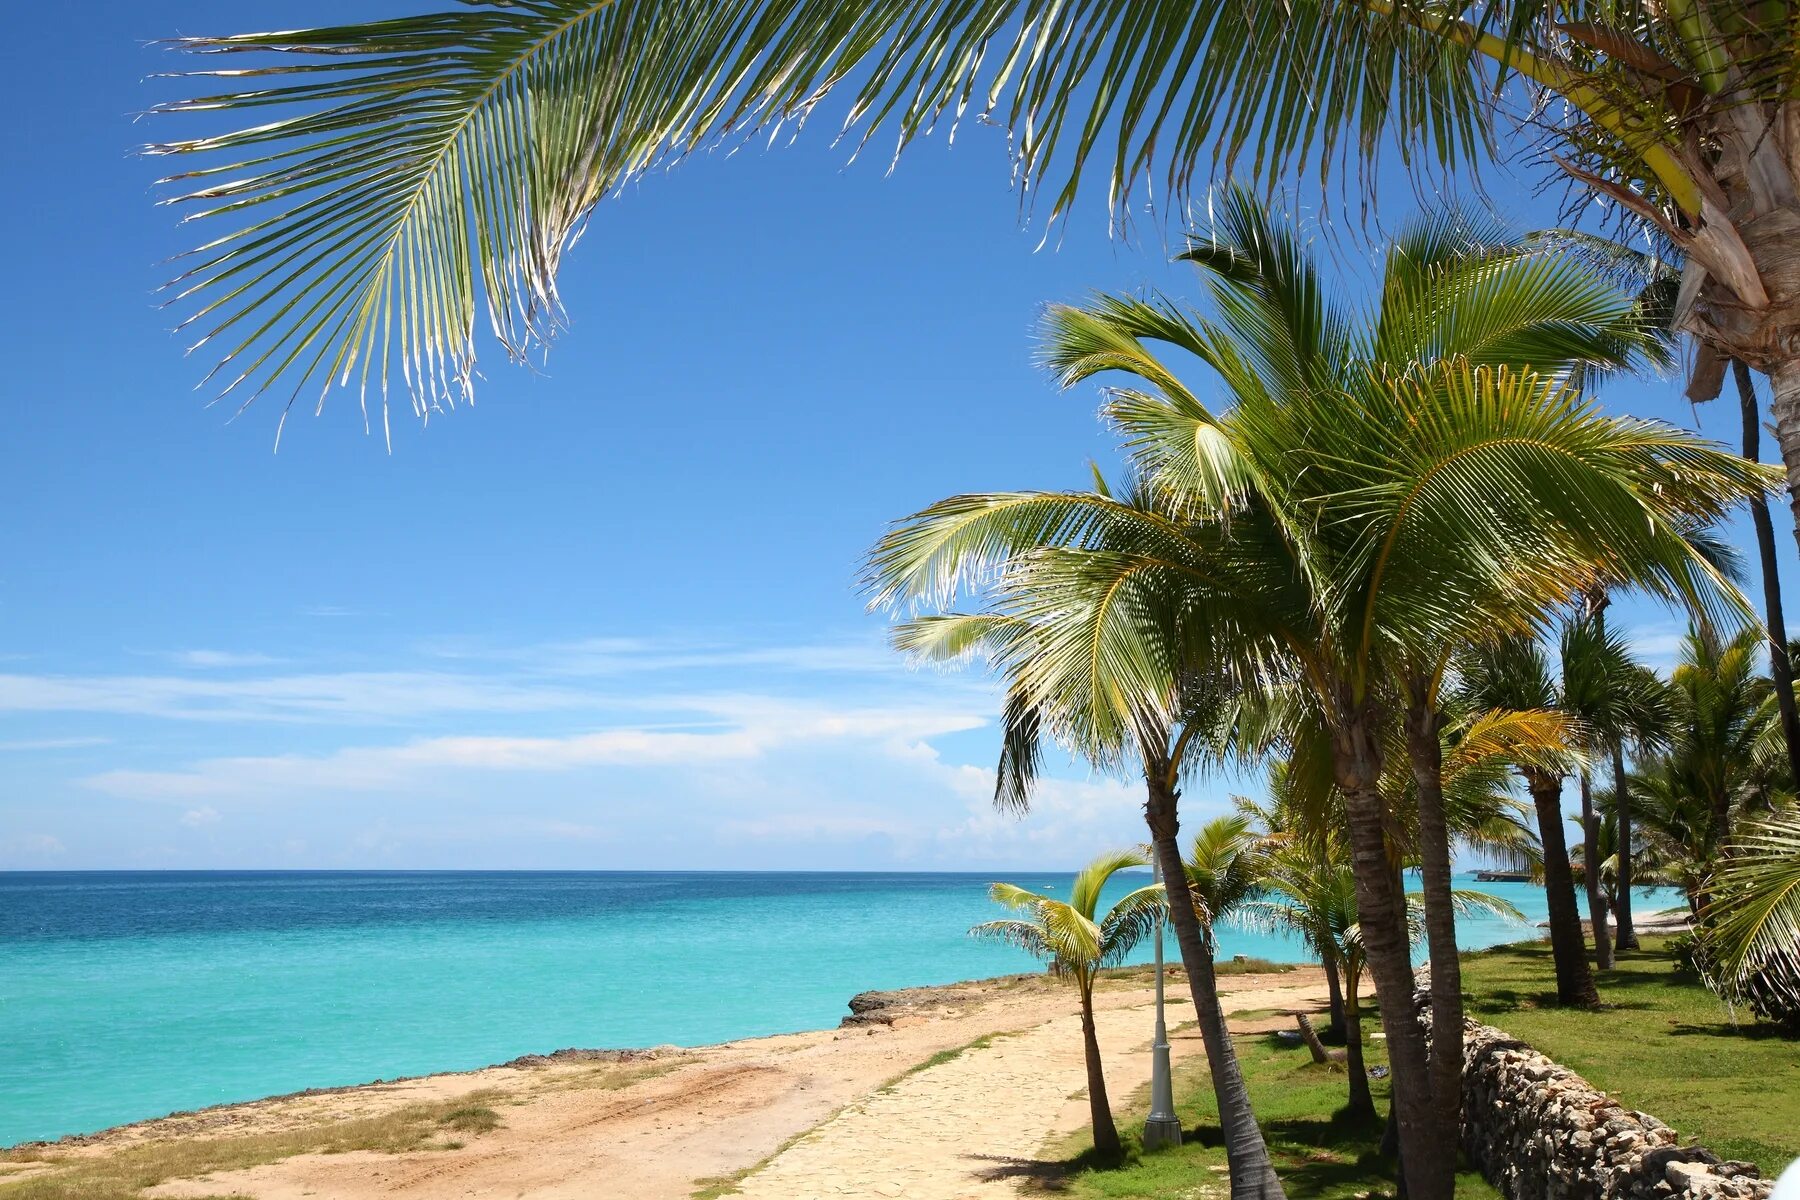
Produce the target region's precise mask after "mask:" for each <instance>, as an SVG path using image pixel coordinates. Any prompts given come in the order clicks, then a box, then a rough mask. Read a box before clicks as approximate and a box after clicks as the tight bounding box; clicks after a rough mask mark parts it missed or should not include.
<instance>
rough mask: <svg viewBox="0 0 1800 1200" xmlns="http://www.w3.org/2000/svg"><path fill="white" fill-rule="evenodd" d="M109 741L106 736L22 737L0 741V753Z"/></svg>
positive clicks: (77, 746) (73, 748) (99, 743)
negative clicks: (17, 739) (16, 739)
mask: <svg viewBox="0 0 1800 1200" xmlns="http://www.w3.org/2000/svg"><path fill="white" fill-rule="evenodd" d="M111 743H112V739H111V738H106V737H57V738H24V739H21V740H19V741H12V742H0V753H5V752H8V751H18V752H24V751H28V750H79V749H82V748H83V747H86V746H106V745H110V744H111Z"/></svg>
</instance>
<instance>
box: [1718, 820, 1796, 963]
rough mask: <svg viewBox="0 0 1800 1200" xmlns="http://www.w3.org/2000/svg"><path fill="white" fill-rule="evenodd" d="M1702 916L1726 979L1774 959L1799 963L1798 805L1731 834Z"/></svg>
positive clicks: (1746, 825) (1749, 824) (1749, 823)
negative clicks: (1780, 958) (1728, 845)
mask: <svg viewBox="0 0 1800 1200" xmlns="http://www.w3.org/2000/svg"><path fill="white" fill-rule="evenodd" d="M1701 919H1702V921H1703V923H1704V924H1705V926H1706V929H1707V934H1708V937H1709V940H1710V941H1711V943H1712V944H1713V946H1714V947H1715V949H1716V952H1717V953H1718V956H1719V959H1720V965H1721V966H1722V968H1723V969H1724V971H1725V973H1726V975H1727V977H1729V978H1737V977H1740V976H1742V975H1743V974H1745V973H1746V972H1748V971H1749V970H1752V969H1754V968H1755V966H1756V965H1757V964H1758V963H1761V962H1766V961H1768V960H1770V959H1773V958H1776V957H1786V958H1788V959H1789V960H1791V961H1796V962H1800V809H1795V808H1792V807H1790V808H1788V809H1787V810H1786V811H1784V812H1782V813H1780V814H1777V815H1776V816H1773V817H1770V818H1767V819H1765V820H1761V821H1755V822H1748V823H1746V824H1745V826H1744V827H1743V828H1742V829H1741V830H1740V831H1739V832H1738V833H1737V834H1736V835H1735V836H1734V838H1733V839H1732V843H1731V845H1730V847H1729V848H1728V850H1727V852H1726V856H1725V859H1724V861H1723V863H1722V864H1721V865H1720V867H1719V869H1718V871H1717V872H1716V874H1715V875H1714V876H1713V879H1712V883H1711V885H1710V887H1709V890H1708V898H1707V901H1706V903H1705V905H1704V906H1703V908H1702V909H1701Z"/></svg>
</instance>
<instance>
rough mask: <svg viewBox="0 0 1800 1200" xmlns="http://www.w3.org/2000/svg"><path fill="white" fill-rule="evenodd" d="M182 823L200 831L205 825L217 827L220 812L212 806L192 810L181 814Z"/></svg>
mask: <svg viewBox="0 0 1800 1200" xmlns="http://www.w3.org/2000/svg"><path fill="white" fill-rule="evenodd" d="M181 823H182V824H183V825H186V826H187V827H188V828H189V829H199V828H200V827H201V826H203V825H217V824H218V823H219V810H218V809H216V808H214V807H212V806H211V805H210V804H209V805H205V806H203V807H201V808H190V809H188V810H187V811H186V812H185V813H182V814H181Z"/></svg>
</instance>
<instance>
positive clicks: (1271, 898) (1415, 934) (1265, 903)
mask: <svg viewBox="0 0 1800 1200" xmlns="http://www.w3.org/2000/svg"><path fill="white" fill-rule="evenodd" d="M1324 845H1325V848H1326V853H1327V857H1326V858H1325V859H1324V860H1323V861H1321V859H1320V858H1319V857H1318V855H1317V854H1316V853H1315V852H1314V850H1315V847H1309V846H1307V845H1305V844H1304V843H1303V842H1295V841H1284V840H1282V839H1280V838H1279V837H1277V839H1276V844H1275V845H1273V846H1271V847H1269V848H1268V849H1267V850H1265V852H1264V856H1263V888H1262V895H1261V897H1260V898H1258V899H1255V900H1250V901H1248V902H1246V903H1245V904H1243V905H1242V906H1241V907H1240V909H1239V916H1238V919H1239V921H1240V923H1242V924H1244V925H1246V926H1248V927H1250V928H1252V929H1256V930H1259V931H1264V932H1273V931H1282V932H1287V933H1291V934H1294V935H1295V936H1297V937H1299V938H1300V939H1301V941H1303V942H1304V943H1305V944H1306V947H1307V949H1308V950H1310V951H1311V952H1312V953H1313V955H1314V956H1315V957H1318V958H1320V959H1321V960H1323V959H1324V957H1325V956H1327V955H1330V956H1331V957H1333V958H1334V959H1336V961H1338V962H1339V963H1341V964H1342V966H1343V973H1344V1009H1345V1037H1344V1065H1345V1068H1346V1069H1347V1071H1348V1073H1349V1076H1350V1103H1349V1111H1350V1112H1351V1113H1352V1114H1353V1115H1355V1116H1357V1117H1362V1118H1373V1117H1374V1116H1375V1100H1374V1097H1373V1096H1371V1095H1370V1094H1369V1075H1368V1070H1367V1069H1366V1068H1365V1067H1364V1065H1363V1036H1362V995H1361V994H1362V975H1363V967H1364V955H1363V947H1362V929H1361V926H1360V923H1359V922H1358V920H1357V915H1356V880H1355V877H1354V872H1353V871H1352V870H1351V867H1350V863H1349V860H1348V856H1347V855H1346V854H1345V852H1344V849H1343V846H1342V844H1341V843H1340V842H1338V841H1336V840H1335V839H1327V840H1326V842H1325V843H1324ZM1453 897H1454V902H1455V904H1456V906H1457V912H1458V913H1459V914H1464V915H1472V914H1475V913H1482V914H1486V915H1493V916H1499V917H1504V918H1507V919H1509V920H1516V921H1522V920H1524V914H1523V913H1521V912H1519V910H1518V909H1517V908H1515V907H1514V906H1513V905H1511V904H1509V903H1508V902H1506V901H1505V900H1502V899H1500V898H1499V897H1497V896H1493V895H1490V894H1488V893H1486V892H1477V891H1468V890H1464V889H1457V890H1456V891H1455V892H1454V893H1453ZM1407 921H1408V928H1409V930H1410V932H1411V935H1412V938H1413V940H1414V941H1415V942H1417V941H1421V940H1423V938H1424V936H1425V904H1424V897H1423V896H1422V895H1418V894H1412V895H1409V896H1408V897H1407ZM1433 969H1434V970H1435V969H1436V964H1435V963H1434V964H1433Z"/></svg>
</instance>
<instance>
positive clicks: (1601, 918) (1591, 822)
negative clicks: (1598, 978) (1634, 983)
mask: <svg viewBox="0 0 1800 1200" xmlns="http://www.w3.org/2000/svg"><path fill="white" fill-rule="evenodd" d="M1581 875H1582V882H1583V883H1584V884H1585V885H1586V887H1587V902H1588V920H1589V921H1590V922H1592V923H1593V926H1594V965H1595V966H1597V967H1599V968H1600V969H1601V970H1602V971H1610V970H1612V965H1613V944H1612V936H1611V935H1610V934H1609V933H1608V932H1607V929H1606V893H1605V890H1604V889H1603V888H1601V886H1600V818H1599V816H1597V815H1596V814H1595V812H1594V789H1593V785H1592V784H1591V783H1590V782H1589V780H1588V773H1587V768H1586V767H1583V768H1582V769H1581Z"/></svg>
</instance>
